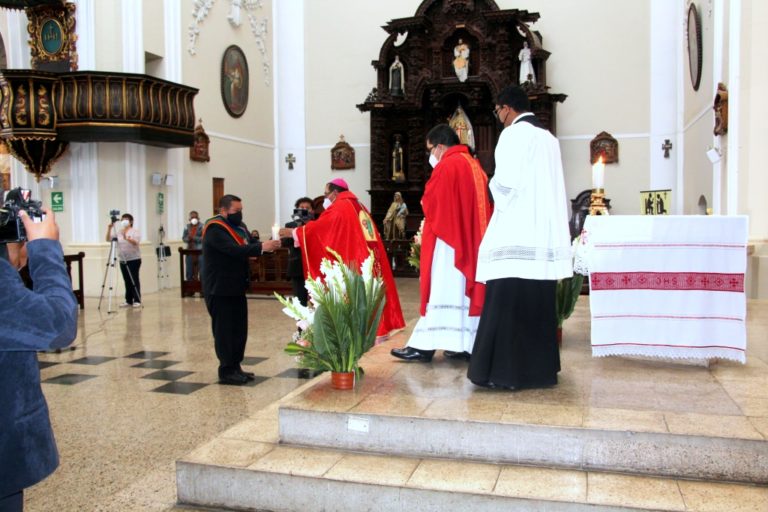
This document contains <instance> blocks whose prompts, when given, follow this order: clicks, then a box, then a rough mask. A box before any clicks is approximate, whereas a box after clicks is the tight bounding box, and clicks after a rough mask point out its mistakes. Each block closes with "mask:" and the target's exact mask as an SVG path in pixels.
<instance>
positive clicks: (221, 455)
mask: <svg viewBox="0 0 768 512" xmlns="http://www.w3.org/2000/svg"><path fill="white" fill-rule="evenodd" d="M274 448H275V445H274V444H271V443H258V442H253V441H243V440H239V439H224V438H222V437H217V438H216V439H214V440H212V441H210V442H208V443H206V444H204V445H203V446H201V447H199V448H196V449H195V450H194V451H193V452H192V453H190V454H189V455H187V456H185V457H184V459H183V460H184V461H185V462H193V463H196V464H212V465H216V466H228V467H236V468H244V467H247V466H250V465H251V464H253V463H254V462H256V460H258V459H259V458H260V457H261V456H262V455H265V454H267V453H269V452H270V451H272V450H273V449H274Z"/></svg>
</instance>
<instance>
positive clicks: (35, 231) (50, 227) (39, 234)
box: [19, 208, 59, 242]
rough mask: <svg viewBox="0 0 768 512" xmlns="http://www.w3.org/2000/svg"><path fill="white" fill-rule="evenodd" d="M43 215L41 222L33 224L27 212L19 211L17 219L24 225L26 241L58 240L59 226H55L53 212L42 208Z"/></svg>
mask: <svg viewBox="0 0 768 512" xmlns="http://www.w3.org/2000/svg"><path fill="white" fill-rule="evenodd" d="M43 214H44V215H45V218H44V219H43V221H42V222H34V221H33V220H32V219H31V218H30V217H29V215H27V212H25V211H24V210H21V211H19V217H21V221H22V222H23V223H24V229H25V230H26V232H27V240H29V241H30V242H31V241H32V240H38V239H41V238H42V239H47V240H58V239H59V226H57V225H56V218H55V217H54V215H53V212H52V211H51V210H49V209H48V208H43Z"/></svg>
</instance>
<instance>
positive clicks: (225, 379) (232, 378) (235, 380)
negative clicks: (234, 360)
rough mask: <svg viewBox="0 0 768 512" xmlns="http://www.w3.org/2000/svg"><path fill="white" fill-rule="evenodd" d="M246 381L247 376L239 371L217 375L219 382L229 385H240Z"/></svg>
mask: <svg viewBox="0 0 768 512" xmlns="http://www.w3.org/2000/svg"><path fill="white" fill-rule="evenodd" d="M247 383H248V377H246V376H245V375H243V374H241V373H227V374H226V375H219V384H226V385H229V386H242V385H244V384H247Z"/></svg>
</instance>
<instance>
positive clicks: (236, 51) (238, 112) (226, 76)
mask: <svg viewBox="0 0 768 512" xmlns="http://www.w3.org/2000/svg"><path fill="white" fill-rule="evenodd" d="M221 99H222V101H223V102H224V108H225V109H226V110H227V113H228V114H229V115H230V116H232V117H240V116H242V115H243V113H245V109H246V107H247V106H248V61H247V60H246V59H245V54H244V53H243V50H241V49H240V47H239V46H237V45H234V44H233V45H232V46H230V47H228V48H227V49H226V50H224V56H223V57H222V58H221Z"/></svg>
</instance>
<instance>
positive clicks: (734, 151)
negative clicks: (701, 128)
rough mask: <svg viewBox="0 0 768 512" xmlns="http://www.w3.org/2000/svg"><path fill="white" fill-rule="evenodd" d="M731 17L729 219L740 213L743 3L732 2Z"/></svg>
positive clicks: (729, 45) (729, 48)
mask: <svg viewBox="0 0 768 512" xmlns="http://www.w3.org/2000/svg"><path fill="white" fill-rule="evenodd" d="M729 6H730V10H729V13H728V20H729V27H728V171H727V172H728V174H727V178H726V180H727V181H726V183H727V188H728V190H727V194H728V204H727V213H728V215H736V214H738V213H739V151H740V150H741V148H740V145H741V128H740V123H741V0H730V2H729Z"/></svg>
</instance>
